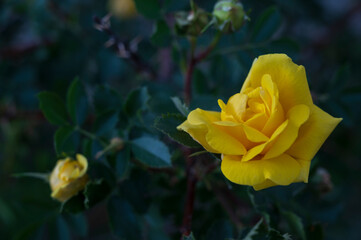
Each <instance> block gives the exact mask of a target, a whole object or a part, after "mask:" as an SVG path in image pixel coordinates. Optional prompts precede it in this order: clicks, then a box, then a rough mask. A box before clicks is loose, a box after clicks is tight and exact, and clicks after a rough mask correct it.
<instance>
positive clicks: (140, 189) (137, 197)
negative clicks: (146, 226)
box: [119, 170, 151, 214]
mask: <svg viewBox="0 0 361 240" xmlns="http://www.w3.org/2000/svg"><path fill="white" fill-rule="evenodd" d="M150 181H151V179H150V176H149V174H148V173H147V172H145V171H140V170H133V171H132V174H131V175H130V177H129V179H127V180H125V181H124V182H122V184H121V185H120V186H119V194H120V195H121V196H124V198H125V199H127V200H128V201H129V203H130V204H131V205H132V206H133V209H134V211H136V212H137V213H139V214H145V213H146V212H147V210H148V207H149V205H150V200H151V198H150V193H149V183H150Z"/></svg>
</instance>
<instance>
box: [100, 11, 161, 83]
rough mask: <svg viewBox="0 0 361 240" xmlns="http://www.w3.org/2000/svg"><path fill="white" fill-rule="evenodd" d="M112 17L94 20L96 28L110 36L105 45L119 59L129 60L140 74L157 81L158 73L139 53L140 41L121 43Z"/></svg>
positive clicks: (107, 16)
mask: <svg viewBox="0 0 361 240" xmlns="http://www.w3.org/2000/svg"><path fill="white" fill-rule="evenodd" d="M110 17H111V15H110V14H109V15H106V16H105V17H103V18H99V17H97V16H95V17H94V19H93V21H94V27H95V28H96V29H97V30H99V31H101V32H104V33H106V34H107V35H108V36H109V40H108V41H107V42H106V43H105V46H106V47H108V48H110V47H111V48H113V49H114V51H115V52H116V53H117V54H118V56H119V57H121V58H124V59H128V60H129V62H130V63H131V64H132V65H133V67H134V69H135V70H136V71H137V72H138V73H143V74H144V75H146V76H147V77H148V78H149V79H150V80H155V79H156V78H157V74H156V72H155V71H154V69H153V68H152V67H151V66H150V65H149V64H148V63H146V62H144V60H143V59H142V58H141V57H140V56H139V54H138V53H137V48H138V43H139V41H140V39H139V38H135V39H133V40H132V41H130V42H127V41H121V40H120V39H119V37H118V36H117V35H116V34H115V32H114V31H113V30H112V28H111V24H110Z"/></svg>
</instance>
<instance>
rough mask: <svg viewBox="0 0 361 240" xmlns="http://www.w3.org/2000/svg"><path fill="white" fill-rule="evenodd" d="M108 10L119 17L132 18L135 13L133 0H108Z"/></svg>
mask: <svg viewBox="0 0 361 240" xmlns="http://www.w3.org/2000/svg"><path fill="white" fill-rule="evenodd" d="M109 10H110V12H111V13H113V14H114V15H115V16H117V17H119V18H132V17H134V16H136V15H137V9H136V7H135V3H134V0H110V2H109Z"/></svg>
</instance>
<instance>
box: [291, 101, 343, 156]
mask: <svg viewBox="0 0 361 240" xmlns="http://www.w3.org/2000/svg"><path fill="white" fill-rule="evenodd" d="M341 120H342V118H334V117H332V116H331V115H329V114H328V113H326V112H324V111H323V110H321V109H320V108H318V107H317V106H315V105H313V106H312V107H311V114H310V118H309V120H308V121H307V122H306V123H305V124H304V125H303V126H302V127H301V128H300V130H299V136H298V138H297V140H296V141H295V143H294V144H293V145H292V146H291V147H290V149H288V150H287V154H290V155H291V156H293V157H295V158H297V159H302V160H305V161H311V160H312V158H313V157H314V156H315V154H316V153H317V151H318V150H319V149H320V147H321V146H322V144H323V143H324V142H325V140H326V139H327V137H328V136H329V135H330V134H331V132H332V131H333V130H334V129H335V127H336V126H337V124H339V123H340V122H341Z"/></svg>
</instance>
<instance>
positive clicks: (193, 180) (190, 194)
mask: <svg viewBox="0 0 361 240" xmlns="http://www.w3.org/2000/svg"><path fill="white" fill-rule="evenodd" d="M188 153H189V151H188V152H187V155H189V154H188ZM193 165H194V159H192V158H190V157H188V158H187V167H186V171H187V192H186V202H185V207H184V215H183V224H182V228H181V232H182V235H183V236H189V235H190V234H191V225H192V216H193V207H194V200H195V187H196V184H197V182H198V178H197V176H196V175H195V172H194V168H193ZM181 239H182V238H181Z"/></svg>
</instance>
